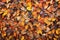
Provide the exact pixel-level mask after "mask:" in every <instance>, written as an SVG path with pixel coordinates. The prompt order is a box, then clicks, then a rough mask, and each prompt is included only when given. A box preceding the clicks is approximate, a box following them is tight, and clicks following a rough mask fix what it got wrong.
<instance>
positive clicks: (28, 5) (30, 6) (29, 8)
mask: <svg viewBox="0 0 60 40" xmlns="http://www.w3.org/2000/svg"><path fill="white" fill-rule="evenodd" d="M27 10H29V11H30V10H32V4H31V2H28V3H27Z"/></svg>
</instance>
